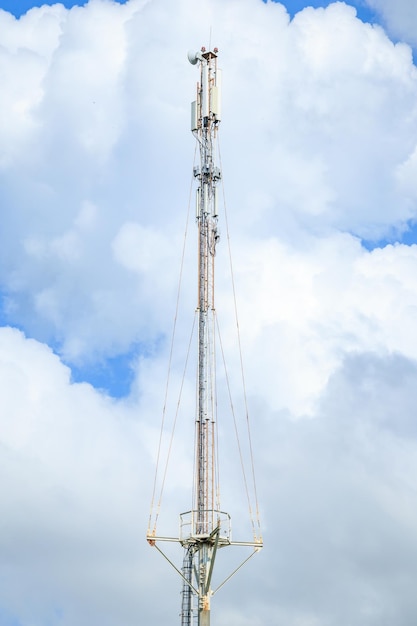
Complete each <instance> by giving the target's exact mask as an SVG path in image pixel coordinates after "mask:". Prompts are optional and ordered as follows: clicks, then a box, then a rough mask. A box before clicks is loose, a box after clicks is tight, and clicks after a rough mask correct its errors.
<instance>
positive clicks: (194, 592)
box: [147, 48, 263, 626]
mask: <svg viewBox="0 0 417 626" xmlns="http://www.w3.org/2000/svg"><path fill="white" fill-rule="evenodd" d="M217 58H218V50H217V48H214V49H213V50H212V51H207V50H206V49H205V48H201V51H198V52H196V53H189V54H188V59H189V61H190V63H191V64H192V65H197V64H199V70H200V80H199V82H198V83H197V93H196V99H195V101H194V102H192V105H191V131H192V133H193V135H194V136H195V137H196V140H197V143H198V147H199V154H200V164H199V166H195V167H194V171H193V173H194V178H195V180H196V185H197V190H196V223H197V228H198V300H197V328H198V330H197V338H198V339H197V346H198V347H197V350H198V355H197V377H196V378H197V380H196V384H197V407H196V416H195V439H194V441H195V450H194V454H195V463H194V468H195V469H194V476H193V501H192V507H191V509H190V510H189V511H187V512H185V513H182V514H181V515H180V533H179V537H178V538H176V537H162V536H158V534H157V532H156V523H155V526H154V527H153V528H152V526H151V520H150V525H149V528H148V533H147V540H148V542H149V543H150V544H151V545H152V546H155V547H156V548H157V549H158V551H159V552H161V554H162V555H163V556H164V557H165V558H166V559H167V560H168V561H169V563H170V564H171V565H172V566H173V567H174V569H175V570H176V571H177V573H178V574H179V575H180V577H181V579H182V585H183V587H182V603H181V626H210V603H211V598H212V596H213V595H214V593H216V591H217V590H218V589H220V587H222V586H223V584H224V583H225V582H226V581H228V580H229V579H230V578H231V577H232V576H233V575H234V574H235V573H236V572H237V570H238V569H240V567H241V566H242V565H243V563H246V561H247V560H249V558H251V556H253V554H255V553H256V552H258V551H259V550H260V549H261V548H262V545H263V544H262V538H261V535H260V531H259V533H257V532H256V531H255V530H254V536H253V540H251V541H234V540H232V535H231V520H230V515H229V514H228V513H226V512H225V511H222V510H221V508H220V502H219V485H218V472H217V460H216V438H217V432H216V406H217V401H216V382H215V304H214V276H215V274H214V267H215V255H216V245H217V242H218V239H219V235H218V228H217V222H218V209H217V205H218V202H217V197H218V185H219V183H220V181H221V171H220V168H219V167H218V165H217V164H216V154H215V145H216V139H217V133H218V129H219V124H220V120H221V100H220V98H221V93H220V92H221V70H220V69H219V68H218V66H217ZM253 527H254V526H253ZM163 541H174V542H179V543H180V544H181V546H182V547H183V549H184V554H183V563H182V568H181V569H180V568H177V566H176V565H174V563H172V561H171V560H170V559H169V558H168V557H167V556H166V554H165V553H164V552H163V551H162V550H161V548H160V547H159V545H158V544H159V542H163ZM233 545H236V546H247V547H249V548H252V551H251V553H250V555H249V556H248V557H247V558H245V559H244V561H243V562H242V563H240V565H239V566H238V567H237V568H235V569H234V570H233V571H232V572H231V573H230V574H229V575H227V577H226V578H225V579H224V580H223V582H221V584H219V585H218V586H217V587H216V588H215V589H213V588H212V575H213V570H214V565H215V560H216V555H217V551H218V550H219V549H220V548H224V547H227V546H233Z"/></svg>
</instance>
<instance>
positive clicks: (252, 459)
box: [217, 139, 262, 536]
mask: <svg viewBox="0 0 417 626" xmlns="http://www.w3.org/2000/svg"><path fill="white" fill-rule="evenodd" d="M217 150H218V153H219V164H220V171H223V166H222V157H221V152H220V141H219V139H218V140H217ZM221 184H222V192H223V206H224V214H225V224H226V236H227V248H228V255H229V264H230V273H231V280H232V290H233V305H234V313H235V322H236V329H237V340H238V346H239V359H240V372H241V378H242V387H243V398H244V403H245V413H246V427H247V432H248V442H249V452H250V460H251V471H252V483H253V489H254V496H255V505H256V519H257V525H258V530H259V535H260V536H261V535H262V533H261V524H260V515H259V503H258V491H257V487H256V478H255V465H254V457H253V448H252V437H251V429H250V421H249V410H248V401H247V393H246V381H245V372H244V367H243V356H242V344H241V339H240V326H239V316H238V312H237V301H236V288H235V280H234V271H233V262H232V250H231V245H230V233H229V221H228V217H227V206H226V194H225V189H224V181H223V177H222V179H221Z"/></svg>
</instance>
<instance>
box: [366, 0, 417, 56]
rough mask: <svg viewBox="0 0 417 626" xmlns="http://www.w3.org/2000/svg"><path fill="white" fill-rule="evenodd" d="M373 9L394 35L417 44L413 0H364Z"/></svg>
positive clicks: (416, 14) (416, 9) (416, 15)
mask: <svg viewBox="0 0 417 626" xmlns="http://www.w3.org/2000/svg"><path fill="white" fill-rule="evenodd" d="M366 3H367V4H368V5H369V6H370V7H372V8H373V9H375V10H376V11H377V12H378V13H379V14H380V15H382V19H383V21H384V23H385V25H386V27H387V28H388V31H389V32H390V34H392V35H393V36H394V37H396V38H398V39H401V40H404V41H407V42H408V43H409V44H411V45H413V46H415V45H416V44H417V36H416V24H417V6H416V4H415V2H413V0H366Z"/></svg>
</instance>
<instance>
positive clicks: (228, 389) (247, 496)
mask: <svg viewBox="0 0 417 626" xmlns="http://www.w3.org/2000/svg"><path fill="white" fill-rule="evenodd" d="M216 326H217V334H218V336H219V343H220V351H221V353H222V360H223V368H224V374H225V377H226V386H227V393H228V395H229V402H230V410H231V412H232V417H233V425H234V428H235V434H236V441H237V449H238V452H239V460H240V466H241V469H242V475H243V483H244V485H245V492H246V499H247V501H248V508H249V517H250V522H251V525H252V531H253V536H254V538H255V539H256V529H255V522H254V519H253V513H252V504H251V498H250V494H249V487H248V481H247V478H246V470H245V463H244V461H243V453H242V446H241V445H240V437H239V429H238V427H237V421H236V413H235V407H234V404H233V398H232V391H231V388H230V381H229V372H228V370H227V366H226V359H225V356H224V350H223V342H222V337H221V334H220V327H219V322H218V320H217V318H216Z"/></svg>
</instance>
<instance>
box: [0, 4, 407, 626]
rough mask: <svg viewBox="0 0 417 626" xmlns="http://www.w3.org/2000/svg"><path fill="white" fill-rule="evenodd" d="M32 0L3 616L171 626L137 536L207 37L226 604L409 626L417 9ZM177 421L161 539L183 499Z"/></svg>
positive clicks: (16, 51) (11, 123) (227, 618)
mask: <svg viewBox="0 0 417 626" xmlns="http://www.w3.org/2000/svg"><path fill="white" fill-rule="evenodd" d="M38 4H41V3H30V2H24V1H22V2H19V1H16V2H12V1H11V0H10V1H5V0H3V1H2V0H0V7H1V8H2V9H3V10H1V11H0V76H1V85H2V87H1V93H0V206H1V218H2V225H1V228H0V296H1V299H0V305H1V306H0V323H1V327H0V465H1V470H0V503H1V504H0V626H33V625H36V626H95V625H99V624H100V626H120V625H121V624H122V625H123V626H134V625H137V624H138V623H153V624H156V625H157V626H162V625H163V624H166V623H167V622H168V621H169V622H170V623H175V620H178V622H177V623H179V618H178V617H177V616H178V614H179V611H180V589H181V582H180V580H179V579H178V577H177V576H176V575H175V573H174V572H173V571H171V570H170V569H169V567H168V566H167V564H166V563H165V562H163V560H162V559H161V558H160V557H159V556H158V555H157V554H156V552H155V551H152V550H151V549H150V548H149V546H148V545H147V544H146V541H145V533H146V527H147V521H148V514H149V502H150V499H151V492H152V481H153V472H154V466H155V456H156V447H157V439H158V432H159V425H160V420H161V415H162V406H163V399H164V391H165V381H166V371H167V362H168V354H169V342H170V335H171V329H172V323H173V316H174V311H175V302H176V289H177V282H178V272H179V265H180V259H181V250H182V245H183V237H184V226H185V223H186V215H187V207H188V204H189V195H190V180H191V177H192V164H193V158H194V149H195V147H194V140H193V137H192V135H191V133H190V132H189V116H190V112H189V106H190V102H191V100H193V99H194V93H195V83H196V81H197V78H198V77H197V71H196V68H193V67H192V66H191V65H190V64H189V63H188V61H187V51H188V50H189V49H195V50H197V49H199V47H200V46H202V45H205V46H208V45H209V43H210V38H211V45H212V46H217V47H218V48H219V50H220V65H221V67H222V69H223V83H224V86H223V107H222V108H223V120H222V124H221V130H220V141H221V155H222V166H223V180H224V185H225V196H226V206H227V213H228V221H229V227H230V236H231V242H232V251H233V264H234V270H235V284H236V292H237V298H238V306H239V316H240V330H241V338H242V348H243V355H244V361H245V365H246V368H245V374H246V387H247V393H248V401H249V407H250V413H251V415H252V427H253V438H254V441H253V445H254V451H255V460H256V469H257V475H258V495H259V499H260V502H261V513H262V520H263V527H264V541H265V548H264V550H263V551H262V553H261V554H260V555H259V556H257V558H256V559H254V560H253V561H252V562H251V564H250V565H248V566H247V568H246V569H244V570H243V571H242V572H241V573H240V574H239V576H237V577H236V578H235V579H233V581H231V582H230V583H228V585H227V587H224V588H223V589H222V591H221V592H219V594H218V595H216V596H215V599H214V600H213V617H212V619H213V623H215V624H216V625H217V626H226V625H227V626H248V625H249V624H251V626H261V625H262V626H280V625H281V624H282V625H284V624H285V626H392V625H393V624H395V626H415V624H416V623H417V596H416V593H415V581H416V579H417V418H416V414H415V406H416V400H417V398H416V395H417V392H416V389H417V336H416V321H417V246H416V244H415V242H416V241H417V236H416V229H415V224H416V218H417V69H416V66H415V63H414V60H413V59H415V58H416V56H415V55H416V52H417V4H416V3H415V2H414V0H361V1H359V0H358V1H357V2H347V3H344V2H337V3H328V2H316V3H313V6H310V4H309V3H307V2H306V3H303V2H301V1H297V2H286V3H285V2H284V3H278V2H266V3H265V2H262V0H177V1H175V2H173V1H172V0H129V1H128V2H126V3H117V2H114V1H112V0H90V2H88V3H84V4H83V6H78V5H76V4H74V3H72V2H70V3H66V4H65V6H64V4H45V5H43V6H41V7H39V6H37V5H38ZM202 16H205V19H204V20H203V19H202ZM17 18H18V19H17ZM220 229H221V233H222V239H221V242H220V244H219V246H218V270H217V287H218V293H217V309H218V312H219V318H220V319H221V324H222V335H223V337H224V339H225V345H224V348H225V352H226V356H227V358H228V359H229V361H230V362H231V363H232V365H233V364H235V363H236V367H235V368H234V367H232V368H231V378H232V383H233V382H234V379H235V378H237V377H238V376H237V374H236V373H235V372H236V371H238V369H239V368H238V360H237V359H238V357H237V355H236V354H235V352H234V350H233V345H232V344H233V342H232V339H231V337H232V335H233V330H232V329H233V319H232V318H233V315H232V307H231V293H230V281H229V279H228V276H227V271H226V270H225V269H224V268H226V267H227V236H226V227H225V222H224V217H223V216H222V217H221V218H220ZM189 231H190V232H189V236H188V238H189V240H190V241H191V244H190V247H189V249H188V248H187V252H186V263H185V270H184V283H183V299H182V300H181V308H180V313H181V315H180V316H179V323H178V337H179V346H180V353H181V347H183V346H184V345H186V341H187V338H188V336H189V330H190V324H191V320H192V317H193V314H194V310H193V309H194V303H195V284H194V283H195V267H194V265H195V263H194V260H195V255H194V249H193V243H192V242H193V236H194V234H195V227H194V224H193V219H191V220H190V225H189ZM182 351H184V350H182ZM181 356H182V355H181V354H179V356H178V359H177V360H174V363H173V372H172V376H173V380H174V386H175V384H178V381H179V380H180V378H181V372H182V369H181ZM233 359H235V361H234V360H233ZM184 401H185V405H186V407H187V410H189V413H190V414H192V412H193V380H192V376H190V377H189V378H187V379H186V383H185V391H184ZM178 428H179V437H178V443H177V444H176V448H175V451H174V468H175V469H174V471H173V472H171V474H170V481H169V484H168V485H167V490H166V495H165V501H164V502H165V504H164V506H165V508H164V511H165V516H166V517H165V518H164V519H166V520H167V521H166V522H164V523H166V524H167V528H169V530H170V531H171V532H169V534H175V533H176V532H177V515H178V514H179V512H181V511H183V510H187V509H188V508H189V506H190V503H189V488H188V482H189V475H190V463H191V460H190V458H191V456H192V454H191V452H190V445H189V440H188V438H187V433H189V430H190V428H189V424H188V426H187V423H184V424H181V425H180V426H179V427H178ZM227 445H228V444H227ZM226 447H227V446H226ZM227 451H228V450H227ZM231 456H232V455H231ZM226 470H227V471H226V472H225V478H226V477H227V476H228V475H229V476H230V477H233V476H234V474H233V469H232V468H231V467H230V468H229V467H228V465H227V462H226ZM224 488H225V494H224V495H225V496H226V497H224V498H223V507H224V508H226V510H228V511H229V512H231V514H232V518H233V523H234V528H236V529H237V530H240V528H241V518H243V513H242V511H241V501H240V499H239V497H238V495H237V494H236V493H235V491H237V490H236V489H235V483H234V482H233V480H232V482H231V484H230V482H229V483H228V481H227V480H225V487H224ZM242 528H243V525H242ZM235 538H236V539H238V538H239V537H235ZM180 562H181V561H179V563H180Z"/></svg>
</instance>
